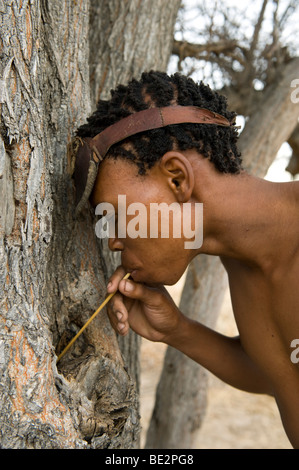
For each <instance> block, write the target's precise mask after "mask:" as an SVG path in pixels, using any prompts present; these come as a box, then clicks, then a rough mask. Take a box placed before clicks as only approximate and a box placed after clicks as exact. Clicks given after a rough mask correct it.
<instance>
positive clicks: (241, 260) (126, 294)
mask: <svg viewBox="0 0 299 470" xmlns="http://www.w3.org/2000/svg"><path fill="white" fill-rule="evenodd" d="M178 105H179V106H182V108H178V107H177V106H178ZM192 107H197V108H198V110H197V111H198V112H197V114H196V117H195V118H194V119H193V117H192V116H193V114H192V113H193V108H192ZM165 109H166V111H165ZM207 110H208V111H207ZM143 111H146V113H147V114H140V112H143ZM158 111H159V113H160V115H161V123H160V124H158V123H157V116H156V114H157V112H158ZM183 111H186V117H184V118H183V117H181V121H180V116H183V114H184V113H183ZM155 112H156V114H155V116H154V117H153V116H152V114H151V113H155ZM188 113H189V114H188ZM198 113H199V114H198ZM187 114H188V116H187ZM177 115H178V116H179V117H177ZM139 116H140V119H139ZM142 116H147V118H146V119H145V120H143V121H142V119H143V118H142ZM128 117H129V118H128ZM234 118H235V114H234V113H231V112H229V111H228V110H227V107H226V100H225V98H224V97H222V96H220V95H219V94H217V93H215V92H213V91H212V90H210V88H209V87H207V86H205V85H203V84H202V83H201V84H199V85H197V84H195V83H194V82H193V81H192V80H191V79H187V78H186V77H183V76H181V75H179V74H175V75H173V76H171V77H169V76H167V75H166V74H163V73H159V72H150V73H146V74H143V75H142V77H141V80H140V81H136V80H133V81H132V82H131V83H129V85H128V86H119V87H118V88H117V89H116V90H115V91H113V92H112V97H111V100H110V101H100V102H99V103H98V106H97V110H96V112H95V113H94V114H93V115H92V116H91V117H90V118H89V119H88V123H87V124H86V125H83V126H82V127H81V128H80V129H79V130H78V138H80V139H81V145H82V144H83V147H81V148H80V149H79V152H78V155H79V157H78V158H77V161H79V163H78V162H77V163H78V165H79V168H77V171H76V172H75V173H77V184H76V186H77V187H80V181H81V180H82V171H81V170H82V168H83V167H84V165H83V166H82V165H81V167H80V158H81V159H82V161H85V160H84V159H85V154H86V153H87V154H88V159H89V158H90V160H88V161H90V162H92V163H90V165H89V172H88V175H90V174H92V173H93V178H92V179H91V181H89V182H88V178H89V176H86V174H87V166H86V165H85V170H84V171H85V176H84V178H83V184H81V189H79V193H80V194H81V195H82V194H83V193H84V194H85V199H86V195H88V196H89V194H90V190H91V189H90V188H91V187H92V188H93V191H92V194H91V198H90V200H91V203H92V204H93V206H94V207H96V206H97V205H98V204H101V203H103V202H105V203H109V204H110V205H111V207H113V208H114V210H115V212H116V214H115V216H116V221H117V217H118V214H117V210H119V208H118V196H119V195H125V196H126V203H127V204H128V205H129V204H131V203H136V202H138V203H140V204H143V205H144V207H146V208H149V207H150V205H151V204H152V203H161V202H165V203H166V204H167V205H169V206H170V205H171V204H173V203H177V204H178V205H179V206H180V207H181V208H183V207H184V204H190V205H191V208H192V211H191V215H192V217H193V219H192V223H193V224H194V223H195V222H196V220H195V207H196V204H198V203H202V204H203V243H202V245H201V246H200V247H197V248H195V249H194V248H193V249H192V248H191V249H190V248H189V249H187V248H186V247H185V244H184V243H185V242H186V237H184V235H182V236H181V237H180V238H175V237H174V236H172V235H171V234H172V231H171V230H170V231H169V233H170V237H169V238H168V239H164V238H162V237H158V238H150V237H149V236H148V237H147V238H141V237H139V238H138V237H137V238H133V237H130V236H128V235H126V236H125V237H120V236H118V231H117V230H115V235H114V236H111V237H110V239H109V247H110V249H111V250H115V251H121V260H122V265H121V266H120V267H119V268H118V269H117V270H116V272H115V273H114V274H113V275H112V277H111V279H110V281H109V283H108V286H107V291H108V293H111V292H116V291H118V292H117V293H116V294H115V296H114V297H113V300H112V301H111V303H110V307H109V318H110V321H111V324H112V326H113V327H114V328H115V330H116V331H117V332H118V333H119V334H121V335H126V334H127V333H128V330H129V328H132V329H133V330H134V331H135V332H136V333H138V334H140V335H142V336H144V337H145V338H147V339H149V340H152V341H161V342H164V343H166V344H168V345H171V346H173V347H175V348H177V349H179V350H180V351H182V352H183V353H184V354H186V355H187V356H189V357H190V358H192V359H193V360H194V361H196V362H198V363H199V364H201V365H202V366H204V367H206V368H207V369H209V370H210V371H211V372H212V373H214V374H215V375H217V376H218V377H219V378H220V379H222V380H223V381H225V382H227V383H229V384H230V385H232V386H234V387H237V388H239V389H241V390H246V391H248V392H253V393H266V394H270V395H273V396H274V398H275V400H276V402H277V405H278V408H279V411H280V414H281V418H282V422H283V425H284V427H285V430H286V433H287V435H288V437H289V439H290V441H291V443H292V445H293V446H294V447H299V370H298V366H297V365H296V363H294V361H292V360H291V358H290V355H291V352H292V350H291V349H290V345H291V342H292V341H293V339H295V338H297V337H299V315H298V314H297V313H298V305H299V291H298V278H299V236H298V234H299V217H298V211H299V183H298V182H292V183H272V182H268V181H265V180H263V179H259V178H256V177H254V176H251V175H249V174H248V173H247V172H246V171H244V170H243V169H242V164H241V157H240V154H239V152H238V150H237V147H236V142H237V130H236V128H235V126H234ZM128 119H129V120H128ZM141 121H142V124H140V122H141ZM169 123H170V124H169ZM113 126H114V127H113ZM105 129H106V131H105ZM91 138H93V139H91ZM103 142H104V143H103ZM86 149H88V150H86ZM99 149H100V151H99ZM80 152H81V154H82V155H83V156H82V155H81V154H80ZM84 152H85V153H84ZM80 155H81V156H80ZM90 155H93V157H92V158H91V157H90ZM101 160H102V161H101ZM92 168H93V171H91V170H92ZM83 173H84V172H83ZM81 183H82V182H81ZM88 186H89V190H88V191H87V190H86V187H88ZM80 194H79V197H80ZM83 199H84V197H83ZM81 202H82V201H81ZM81 202H80V203H79V204H81ZM81 206H82V204H81ZM131 219H132V218H130V217H128V218H127V219H126V220H127V223H129V222H130V220H131ZM146 222H148V219H146ZM171 224H172V222H171V220H170V228H173V227H172V226H171ZM116 225H117V222H116ZM116 229H117V227H116ZM201 253H206V254H210V255H217V256H219V257H220V259H221V261H222V263H223V265H224V267H225V269H226V271H227V273H228V278H229V285H230V291H231V299H232V305H233V310H234V315H235V319H236V324H237V327H238V330H239V336H238V337H236V338H229V337H226V336H223V335H221V334H219V333H216V332H214V331H213V330H211V329H209V328H207V327H206V326H204V325H202V324H200V323H198V322H195V321H192V320H190V319H189V318H187V317H185V316H184V314H183V312H180V311H179V309H178V308H177V307H176V305H175V304H174V302H173V301H172V299H171V297H170V296H169V294H168V293H167V291H166V289H165V288H164V287H163V285H167V284H174V283H175V282H176V281H177V280H178V279H179V278H180V277H181V275H182V274H183V272H184V271H185V269H186V267H187V266H188V264H189V263H190V261H191V260H192V259H193V258H194V257H195V256H197V255H199V254H201ZM127 272H129V273H131V277H130V279H128V280H123V277H124V275H125V274H126V273H127Z"/></svg>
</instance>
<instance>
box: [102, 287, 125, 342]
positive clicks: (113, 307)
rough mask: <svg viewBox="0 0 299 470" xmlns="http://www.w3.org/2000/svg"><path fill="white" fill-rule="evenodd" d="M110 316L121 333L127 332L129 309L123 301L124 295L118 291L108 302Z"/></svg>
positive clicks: (112, 322) (114, 327) (113, 324)
mask: <svg viewBox="0 0 299 470" xmlns="http://www.w3.org/2000/svg"><path fill="white" fill-rule="evenodd" d="M107 312H108V317H109V320H110V323H111V326H112V327H113V329H114V330H115V331H116V332H117V333H119V334H121V335H124V334H127V332H128V330H129V324H128V311H127V309H126V307H125V305H124V303H123V296H122V295H121V294H120V293H116V294H115V295H114V297H113V299H112V300H111V301H110V303H109V304H108V308H107Z"/></svg>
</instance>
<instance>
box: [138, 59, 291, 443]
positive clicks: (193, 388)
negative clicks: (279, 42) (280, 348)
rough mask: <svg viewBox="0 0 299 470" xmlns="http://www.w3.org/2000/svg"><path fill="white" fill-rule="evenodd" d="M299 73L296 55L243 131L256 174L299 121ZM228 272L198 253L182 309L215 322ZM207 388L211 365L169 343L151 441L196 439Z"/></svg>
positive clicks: (241, 143)
mask: <svg viewBox="0 0 299 470" xmlns="http://www.w3.org/2000/svg"><path fill="white" fill-rule="evenodd" d="M298 76H299V59H298V58H296V59H294V60H293V61H291V62H290V63H289V64H288V65H287V66H286V67H285V69H284V70H283V71H282V73H281V75H280V76H278V77H277V80H276V82H275V83H274V84H272V85H271V87H269V88H268V89H266V90H265V92H264V93H263V95H262V96H261V97H260V100H259V106H258V107H256V109H255V112H254V113H253V114H252V115H251V116H250V118H249V120H248V122H247V123H246V126H245V129H244V131H243V132H242V134H241V136H240V139H239V147H240V149H241V151H242V154H243V161H244V166H245V168H246V169H247V170H248V171H249V172H250V173H251V174H253V175H256V176H259V177H264V176H265V174H266V171H267V169H268V167H269V166H270V164H271V163H272V161H273V160H274V158H275V156H276V154H277V152H278V150H279V148H280V146H281V145H282V144H283V143H284V142H285V141H287V140H288V139H289V137H290V136H291V134H292V132H293V130H294V129H295V127H296V125H297V123H298V116H299V104H296V103H293V102H292V100H291V92H292V91H293V89H292V88H291V81H292V80H293V79H294V78H296V77H298ZM245 106H247V103H245ZM226 277H227V275H226V273H225V271H224V269H223V267H222V265H221V263H220V260H219V258H218V257H216V258H214V257H207V256H206V255H200V256H199V257H198V258H196V259H194V260H193V261H192V262H191V264H190V266H189V268H188V274H187V277H186V282H185V286H184V289H183V294H182V299H181V303H180V309H181V310H182V311H183V312H184V313H185V314H186V315H187V316H190V317H191V318H193V319H196V320H197V321H199V322H201V323H204V324H205V325H207V326H209V327H214V326H215V323H216V320H217V317H218V313H219V309H220V306H221V302H222V299H223V293H224V288H225V286H226V285H227V283H226ZM199 347H200V346H199ZM219 360H221V358H219ZM206 392H207V374H206V371H205V370H204V369H203V368H202V367H201V366H199V365H198V364H196V363H195V362H194V361H192V360H191V359H189V358H188V357H186V356H184V355H183V354H181V353H180V352H178V351H176V350H174V349H173V348H170V347H169V348H168V349H167V352H166V356H165V361H164V367H163V370H162V373H161V377H160V381H159V384H158V388H157V395H156V402H155V407H154V410H153V414H152V418H151V422H150V426H149V430H148V435H147V441H146V447H147V448H152V449H153V448H173V449H175V448H192V447H193V446H194V445H196V441H195V439H196V431H197V430H198V429H199V428H200V425H201V423H202V420H203V418H204V415H205V411H206Z"/></svg>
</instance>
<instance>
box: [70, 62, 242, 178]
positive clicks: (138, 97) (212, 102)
mask: <svg viewBox="0 0 299 470" xmlns="http://www.w3.org/2000/svg"><path fill="white" fill-rule="evenodd" d="M173 105H181V106H198V107H201V108H206V109H209V110H211V111H214V112H216V113H218V114H221V115H222V116H224V117H225V118H227V119H228V120H229V121H230V122H232V121H234V119H235V117H236V113H234V112H230V111H228V110H227V102H226V98H225V97H224V96H222V95H220V94H219V93H217V92H215V91H212V90H211V88H210V87H209V86H207V85H204V84H203V83H202V82H200V83H199V84H197V83H195V82H194V81H193V80H192V79H191V78H187V77H185V76H184V75H181V74H179V73H175V74H174V75H171V76H168V75H167V74H166V73H163V72H156V71H151V72H147V73H143V74H142V76H141V79H140V80H139V81H137V80H135V79H133V80H131V81H130V82H129V84H128V85H127V86H124V85H119V86H118V87H117V88H116V89H115V90H112V91H111V99H110V100H100V101H99V102H98V104H97V108H96V111H95V112H94V113H93V114H92V115H91V116H90V117H89V118H88V119H87V123H86V124H84V125H82V126H81V127H80V128H79V129H78V130H77V135H78V136H79V137H94V136H95V135H97V134H98V133H100V132H101V131H103V130H104V129H105V128H106V127H108V126H110V125H111V124H114V123H115V122H117V121H119V120H120V119H122V118H125V117H127V116H129V115H130V114H132V113H135V112H138V111H142V110H144V109H148V108H151V107H164V106H173ZM237 139H238V132H237V129H236V128H235V127H234V126H230V127H222V126H217V125H209V124H188V123H187V124H185V123H184V124H176V125H170V126H166V127H163V128H161V129H154V130H148V131H146V132H143V133H139V134H136V135H134V136H132V137H129V138H128V139H126V140H123V141H122V142H120V143H117V144H114V145H113V146H112V147H111V148H110V150H109V152H108V153H107V155H106V157H105V158H126V159H129V160H131V161H133V162H134V163H135V164H136V165H137V166H138V168H139V174H144V173H146V169H150V168H151V167H153V165H154V164H155V163H156V162H157V161H159V160H160V159H161V158H162V156H163V155H164V154H165V153H166V152H168V151H170V150H187V149H192V148H194V149H196V150H197V152H198V153H201V154H202V155H203V156H204V157H206V158H208V159H209V160H210V161H211V162H213V163H214V165H215V167H216V168H217V169H218V170H219V171H220V172H222V173H239V172H240V169H241V165H242V160H241V154H240V153H239V151H238V149H237V146H236V142H237Z"/></svg>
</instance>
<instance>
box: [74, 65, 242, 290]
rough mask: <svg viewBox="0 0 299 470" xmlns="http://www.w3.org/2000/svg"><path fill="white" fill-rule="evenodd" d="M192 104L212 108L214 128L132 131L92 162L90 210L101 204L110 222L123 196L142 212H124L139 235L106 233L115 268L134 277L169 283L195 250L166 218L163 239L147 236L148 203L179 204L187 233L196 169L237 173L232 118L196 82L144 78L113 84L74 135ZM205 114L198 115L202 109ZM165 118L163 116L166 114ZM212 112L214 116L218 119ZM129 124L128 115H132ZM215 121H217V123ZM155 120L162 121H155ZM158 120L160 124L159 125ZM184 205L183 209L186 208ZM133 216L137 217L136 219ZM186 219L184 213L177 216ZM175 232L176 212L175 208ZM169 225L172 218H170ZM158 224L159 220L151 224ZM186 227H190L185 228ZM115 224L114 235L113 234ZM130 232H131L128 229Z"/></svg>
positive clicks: (219, 99) (217, 99)
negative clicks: (117, 259)
mask: <svg viewBox="0 0 299 470" xmlns="http://www.w3.org/2000/svg"><path fill="white" fill-rule="evenodd" d="M174 106H183V107H184V106H185V107H189V106H191V107H192V106H193V107H196V108H197V109H198V108H203V110H209V111H212V113H211V114H213V113H217V115H215V116H213V119H214V122H215V123H214V124H204V123H200V124H199V123H196V124H194V123H189V122H188V123H185V122H184V123H183V124H172V125H167V126H165V127H159V128H155V129H153V130H147V131H145V132H139V133H137V134H134V135H132V136H130V137H128V138H126V139H122V140H121V141H120V142H119V143H115V144H113V145H112V146H111V147H110V148H109V150H108V152H107V153H106V152H104V161H102V162H101V163H100V165H99V170H98V173H97V178H96V181H95V184H94V187H93V192H92V196H91V202H92V204H93V205H94V206H96V205H98V204H101V203H108V205H110V207H111V208H112V210H113V212H114V213H115V221H116V225H117V224H118V223H119V222H120V220H121V219H122V215H121V217H120V214H119V212H121V213H122V214H123V211H122V210H121V211H120V210H119V205H118V200H119V199H118V197H119V195H122V196H125V197H126V204H127V205H128V206H129V207H130V208H131V209H132V207H136V203H137V204H138V207H141V206H142V207H143V208H145V215H144V217H143V218H141V217H139V219H138V223H137V219H136V218H134V217H132V216H133V215H135V213H134V212H130V213H129V211H127V214H126V222H125V223H126V224H127V228H128V227H129V226H131V227H132V224H133V225H134V226H135V225H136V224H137V225H139V228H140V224H141V223H142V224H145V225H146V226H147V229H148V232H147V236H146V237H141V236H138V237H135V236H128V235H127V234H128V230H127V232H126V236H125V237H120V236H118V235H116V236H112V237H111V236H110V239H109V246H110V249H111V250H115V251H121V252H122V264H123V266H124V268H125V269H127V270H129V271H131V272H132V273H134V274H132V275H133V277H134V279H135V280H137V281H143V282H150V283H155V282H158V283H163V284H173V283H175V282H176V281H177V280H178V279H179V278H180V277H181V275H182V274H183V272H184V270H185V269H186V267H187V266H188V264H189V262H190V261H191V259H192V258H193V257H194V256H195V255H196V254H197V253H198V250H194V249H185V241H186V239H190V238H188V236H186V235H185V232H184V234H183V235H182V236H181V237H176V236H174V235H172V234H173V233H174V225H175V223H174V219H172V217H170V218H169V234H170V236H169V237H168V238H167V239H165V238H164V237H163V236H162V235H161V230H160V228H159V229H158V231H159V235H158V237H152V236H151V235H150V227H151V226H152V220H151V208H152V205H153V204H154V205H155V204H160V203H165V204H166V205H167V207H171V206H172V205H173V204H174V205H177V206H179V207H180V208H181V209H182V208H183V207H186V203H188V204H189V207H191V212H190V217H189V219H190V224H191V225H192V227H193V228H194V226H195V222H196V217H197V212H196V204H197V203H198V202H204V201H201V200H200V195H199V194H198V191H197V188H196V186H197V187H198V185H199V184H201V183H200V182H199V180H198V179H197V180H196V174H197V175H198V165H201V164H200V162H201V161H205V162H206V163H208V164H209V166H211V168H212V169H213V171H214V172H216V173H217V174H219V175H220V174H223V173H229V174H236V173H239V172H240V170H241V159H240V154H239V152H238V150H237V148H236V141H237V130H236V128H235V127H234V125H230V123H232V122H233V121H234V119H235V113H232V112H229V111H228V110H227V108H226V99H225V98H224V97H223V96H221V95H219V94H217V93H215V92H213V91H212V90H211V89H210V88H209V87H207V86H205V85H203V84H202V83H201V84H199V85H197V84H196V83H195V82H194V81H193V80H191V79H188V78H186V77H184V76H182V75H180V74H175V75H173V76H171V77H169V76H168V75H167V74H165V73H160V72H149V73H144V74H143V75H142V77H141V79H140V81H137V80H132V81H131V82H130V83H129V84H128V86H122V85H120V86H119V87H118V88H117V89H116V90H115V91H112V96H111V99H110V100H109V101H100V102H99V103H98V105H97V110H96V111H95V113H94V114H93V115H92V116H91V117H90V118H88V122H87V124H85V125H83V126H81V127H80V128H79V130H78V132H77V135H78V137H80V138H83V139H84V138H85V139H86V138H91V137H95V136H97V135H98V134H100V133H101V132H103V131H104V130H105V129H106V128H108V127H109V126H112V125H113V124H115V123H117V122H119V121H120V122H124V118H127V117H128V116H130V115H134V114H135V113H138V112H140V111H143V110H146V109H149V108H165V107H166V109H167V110H168V107H172V109H174V108H173V107H174ZM204 112H205V111H204ZM170 114H171V113H170ZM218 114H219V115H220V116H218ZM134 119H135V118H134ZM218 119H220V122H224V124H223V125H217V124H216V123H217V122H218ZM162 121H163V119H162ZM163 122H164V121H163ZM188 204H187V205H188ZM139 215H140V214H139ZM185 215H186V213H185ZM180 217H181V222H182V227H183V225H184V223H183V222H184V221H183V219H184V214H183V212H182V211H180ZM176 220H177V221H178V220H179V219H176ZM159 224H160V222H159ZM191 225H190V228H191ZM118 229H119V227H118V228H117V227H116V232H117V234H118ZM135 233H136V231H135Z"/></svg>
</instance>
